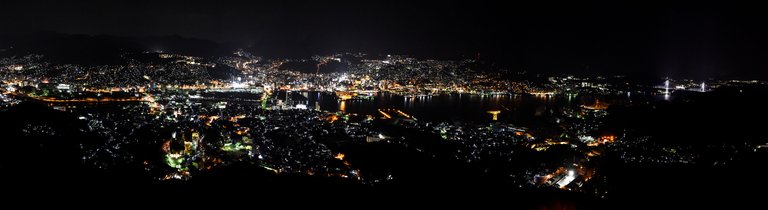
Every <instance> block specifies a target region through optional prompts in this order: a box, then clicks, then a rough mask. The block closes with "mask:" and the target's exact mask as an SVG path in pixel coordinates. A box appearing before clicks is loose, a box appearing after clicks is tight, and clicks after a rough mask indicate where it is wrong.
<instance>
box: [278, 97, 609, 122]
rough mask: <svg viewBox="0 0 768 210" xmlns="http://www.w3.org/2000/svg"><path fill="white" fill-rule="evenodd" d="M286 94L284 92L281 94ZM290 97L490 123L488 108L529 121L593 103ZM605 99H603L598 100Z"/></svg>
mask: <svg viewBox="0 0 768 210" xmlns="http://www.w3.org/2000/svg"><path fill="white" fill-rule="evenodd" d="M279 95H282V97H284V95H283V94H279ZM292 96H293V97H291V100H296V101H295V102H298V103H305V104H307V106H308V107H309V108H313V107H314V106H315V104H316V103H315V102H317V105H319V106H320V109H321V110H326V111H331V112H337V111H343V112H346V113H356V114H363V115H373V116H379V114H378V112H377V109H382V108H396V109H400V110H402V111H404V112H406V113H408V114H410V115H413V116H414V117H416V118H417V119H419V120H428V121H464V122H491V121H492V115H491V114H488V113H487V112H488V111H501V113H500V114H499V115H498V121H501V122H509V123H515V124H527V123H528V122H531V121H535V120H539V119H541V118H543V117H545V116H549V115H552V113H556V112H558V111H559V110H560V109H562V108H577V107H579V106H580V105H585V104H594V103H595V99H596V98H595V97H591V96H570V97H569V96H567V95H555V96H533V95H523V94H510V95H494V96H483V95H470V94H442V95H437V96H431V97H416V98H406V97H403V96H399V95H395V94H389V93H378V94H376V95H375V96H376V97H375V99H373V100H348V101H339V100H338V99H337V98H336V97H335V96H334V94H333V93H322V92H292ZM597 100H602V99H597Z"/></svg>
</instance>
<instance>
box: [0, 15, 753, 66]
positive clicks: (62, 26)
mask: <svg viewBox="0 0 768 210" xmlns="http://www.w3.org/2000/svg"><path fill="white" fill-rule="evenodd" d="M0 4H2V6H3V8H16V9H13V10H10V11H8V12H6V13H3V14H1V15H0V16H2V18H0V23H1V24H3V25H5V26H6V28H9V29H11V30H6V31H4V32H2V33H0V34H29V33H35V32H39V31H52V32H57V33H64V34H87V35H111V36H122V37H152V36H167V35H178V36H181V37H189V38H198V39H205V40H212V41H215V42H218V43H224V44H231V45H234V46H238V47H240V48H246V49H249V50H250V51H252V52H253V53H254V54H256V55H262V56H286V57H299V56H304V57H308V56H310V55H314V54H320V55H324V54H331V53H341V52H365V53H371V54H407V55H415V56H423V57H476V55H478V54H479V55H480V57H481V58H484V59H487V60H489V61H492V62H494V63H496V64H498V66H501V67H504V68H508V69H512V70H527V71H531V72H537V73H569V72H585V73H593V74H639V75H648V74H652V75H655V76H671V77H690V78H695V79H708V78H729V77H736V78H742V79H749V78H758V79H766V78H768V74H767V73H766V71H764V69H765V68H766V66H768V64H766V63H765V62H764V61H763V60H764V58H765V57H766V54H765V53H763V52H762V51H761V50H760V49H761V48H762V47H765V46H766V45H767V44H766V43H765V42H764V41H762V40H760V37H763V36H764V35H766V30H764V29H762V28H760V27H755V26H757V25H759V23H761V22H762V21H763V20H765V18H766V16H765V15H763V14H760V13H759V11H758V10H757V9H756V8H751V7H750V6H749V5H738V4H716V3H709V2H675V3H670V4H655V3H637V4H634V3H611V2H601V1H592V2H583V3H558V4H554V5H550V4H540V3H517V4H513V5H512V6H504V5H496V4H498V3H488V2H466V1H449V2H439V3H435V2H417V3H408V2H400V1H395V2H392V1H386V2H383V1H380V2H353V1H334V2H331V3H316V2H315V3H312V2H300V1H291V2H250V3H244V2H223V3H216V4H213V3H207V2H180V1H163V2H149V1H139V2H136V1H131V2H120V1H117V2H98V1H77V2H59V1H36V2H30V1H24V2H3V3H0ZM5 41H6V42H11V44H12V41H13V40H5ZM0 43H4V42H2V41H0Z"/></svg>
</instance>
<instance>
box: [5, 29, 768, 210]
mask: <svg viewBox="0 0 768 210" xmlns="http://www.w3.org/2000/svg"><path fill="white" fill-rule="evenodd" d="M73 27H74V26H73ZM107 31H108V30H107ZM105 33H111V32H105ZM7 37H11V38H8V39H5V40H8V43H10V44H7V45H0V116H2V117H0V119H2V123H0V135H2V137H0V139H2V140H0V141H1V143H2V146H0V149H1V150H2V151H1V152H0V154H2V158H0V172H1V173H2V179H3V185H4V186H11V185H12V184H13V183H14V182H17V181H18V182H24V183H25V184H23V185H22V186H19V187H15V188H14V189H16V188H18V189H19V190H20V191H25V190H28V191H33V192H34V191H38V190H40V191H45V192H58V193H68V192H71V191H70V189H79V190H78V192H79V191H84V192H86V191H90V193H93V194H101V193H102V192H116V193H119V192H122V190H120V189H126V190H134V191H140V193H139V194H147V195H156V196H164V195H165V194H174V193H175V194H176V196H181V195H190V194H199V193H202V194H206V193H209V192H226V193H232V194H235V191H237V190H238V189H239V190H245V191H246V192H247V191H250V190H253V192H250V193H258V194H260V195H261V194H264V195H266V196H269V197H281V196H282V195H283V194H284V195H291V196H296V197H300V196H299V194H296V193H298V192H301V191H303V192H316V193H317V195H313V194H312V193H309V194H301V196H307V197H312V196H317V197H321V196H329V195H323V194H324V193H332V194H334V195H335V196H340V197H341V198H348V199H349V198H358V199H364V200H371V201H374V200H379V199H384V198H385V197H388V196H393V195H394V198H393V197H388V198H387V199H386V200H392V201H405V200H410V199H413V200H419V201H424V200H430V198H427V197H425V198H415V197H419V196H422V195H423V194H430V195H435V196H438V197H440V196H444V197H455V198H464V199H469V200H471V201H467V202H469V203H474V202H475V201H478V200H482V199H484V198H496V197H511V198H504V199H506V200H497V201H496V202H492V203H499V204H502V203H506V202H507V201H509V202H513V203H507V205H510V206H513V207H520V208H523V209H526V208H531V209H616V208H619V209H622V208H627V206H624V205H626V204H627V203H643V202H659V203H663V202H673V201H674V203H676V204H677V205H682V206H688V205H689V203H688V202H682V201H679V200H677V198H682V197H684V196H690V197H701V198H707V199H709V198H713V197H718V198H720V201H723V200H725V201H724V202H726V203H730V202H731V201H729V200H727V199H725V198H723V197H725V196H726V195H729V194H730V195H734V196H742V195H744V194H745V193H747V192H749V191H750V190H760V189H762V187H764V186H765V184H763V183H762V182H761V181H760V178H759V177H760V175H759V171H760V169H759V168H760V167H759V166H761V165H762V164H764V163H765V161H766V160H768V137H766V135H765V134H764V132H762V131H763V130H762V129H764V128H763V127H764V123H762V122H763V121H764V119H765V117H768V111H766V109H765V107H768V106H766V105H768V104H766V102H763V101H764V100H763V98H765V96H768V80H764V79H765V78H762V77H759V76H754V77H734V76H717V75H712V76H710V77H701V76H699V75H692V74H688V75H685V74H674V75H672V74H667V75H663V74H662V75H658V74H655V73H648V74H645V75H642V74H641V75H640V76H638V74H637V72H632V71H626V72H622V71H620V70H616V71H607V72H598V71H595V72H590V71H582V70H580V71H567V70H564V71H554V72H552V71H550V72H544V71H537V70H535V68H530V69H529V68H525V67H522V68H519V67H514V66H504V65H501V64H499V63H498V62H495V61H494V60H495V59H497V58H494V57H485V56H484V55H483V54H481V53H479V52H470V53H466V54H465V55H463V56H458V57H445V56H441V55H437V54H435V55H434V56H430V55H424V54H422V53H414V54H407V53H395V52H391V53H387V52H381V51H379V50H373V49H372V50H369V51H366V50H355V51H341V52H334V53H314V54H310V55H306V56H281V55H279V54H278V53H275V54H267V53H263V52H259V51H258V50H254V48H253V47H252V46H245V45H243V46H235V47H230V48H228V49H227V50H223V51H221V50H219V49H216V50H215V51H216V52H215V53H214V52H207V51H206V53H199V52H197V51H196V50H184V49H185V48H183V47H182V48H179V47H178V46H177V47H166V48H162V47H160V48H152V47H136V48H130V49H129V48H114V46H116V45H120V46H123V45H121V44H115V43H131V44H135V43H143V42H141V41H135V40H137V39H134V38H128V37H129V36H124V37H123V36H111V35H77V34H70V33H58V32H45V33H42V35H34V37H32V38H29V37H23V36H7ZM40 37H43V38H40ZM12 38H13V39H12ZM27 39H34V40H45V41H40V42H51V43H56V44H55V45H44V46H43V47H39V46H35V47H30V45H29V44H27V43H30V42H31V41H26V40H27ZM156 39H158V40H177V42H181V41H178V40H183V43H185V44H183V45H182V46H192V45H198V44H200V43H201V42H205V43H208V42H207V41H202V40H198V39H188V38H183V37H171V38H163V37H159V38H156ZM20 40H25V41H20ZM51 40H53V41H51ZM69 42H72V44H70V43H69ZM2 43H3V44H5V42H2ZM19 43H21V44H19ZM105 43H109V44H105ZM75 45H77V46H90V47H82V48H78V50H74V49H68V48H66V47H65V46H75ZM91 45H93V46H91ZM104 45H108V46H104ZM221 45H222V46H223V45H224V44H221ZM126 46H127V45H126ZM147 46H149V45H147ZM49 48H57V51H56V52H52V51H49V50H41V49H49ZM58 48H62V49H58ZM101 48H108V49H110V50H113V51H109V52H102V51H98V50H94V51H93V52H84V51H82V50H83V49H85V50H86V51H87V50H89V49H101ZM112 48H114V49H112ZM204 49H209V48H204ZM210 49H211V51H214V49H212V48H210ZM62 52H63V53H62ZM78 53H80V54H78ZM94 55H98V56H97V58H88V59H83V58H85V57H86V56H94ZM72 56H74V57H76V58H77V59H80V60H72V59H69V57H72ZM102 56H111V57H110V59H111V60H110V61H109V62H107V59H105V58H104V57H102ZM93 59H97V60H96V61H93ZM755 59H759V58H757V57H755ZM554 62H556V61H554ZM763 62H764V61H763ZM763 64H764V63H762V64H760V65H763ZM595 65H597V64H595ZM763 67H764V66H763ZM762 71H764V69H763V70H762ZM755 170H757V173H756V171H755ZM752 179H756V180H754V181H751V180H752ZM72 191H74V190H72ZM141 191H146V192H141ZM122 193H126V192H122ZM273 193H274V194H273ZM758 195H759V193H758ZM170 196H173V195H170ZM382 196H383V197H382ZM398 196H403V197H404V198H400V199H397V197H398ZM475 196H477V197H483V198H475ZM678 196H679V197H678ZM720 196H722V197H720ZM181 197H183V196H181ZM407 197H410V198H407ZM282 198H285V197H282ZM472 198H474V199H472ZM475 199H477V200H475ZM649 199H650V200H649ZM744 199H746V198H744ZM379 202H380V201H379ZM732 202H737V201H735V200H734V201H732ZM646 205H650V206H654V207H657V206H656V205H661V204H646ZM745 205H748V204H745ZM688 207H690V206H688ZM661 208H664V207H661ZM666 208H670V206H666Z"/></svg>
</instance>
